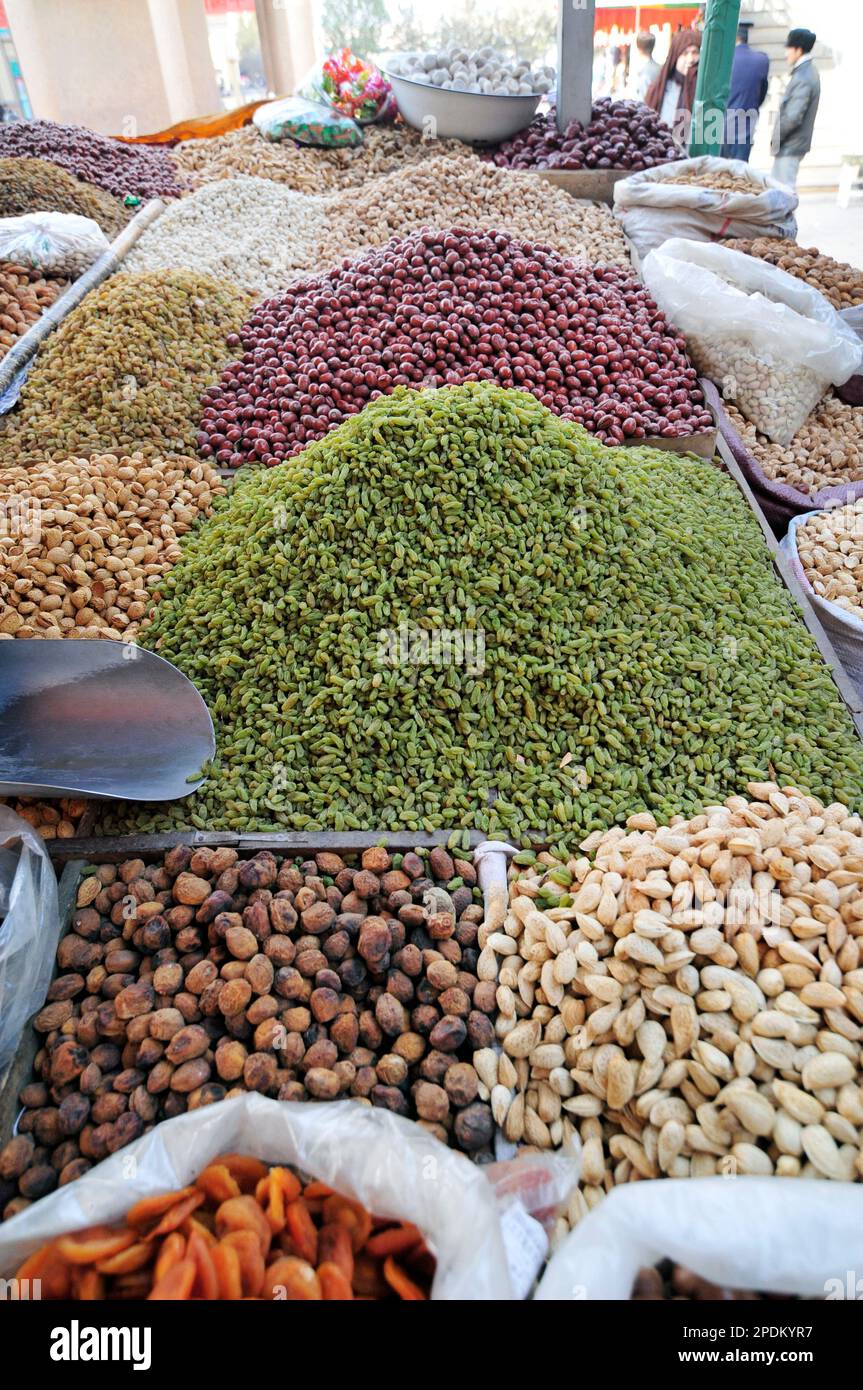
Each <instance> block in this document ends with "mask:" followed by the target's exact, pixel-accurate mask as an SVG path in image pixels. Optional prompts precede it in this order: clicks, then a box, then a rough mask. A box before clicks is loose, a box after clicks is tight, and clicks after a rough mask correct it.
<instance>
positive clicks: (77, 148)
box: [0, 121, 183, 198]
mask: <svg viewBox="0 0 863 1390" xmlns="http://www.w3.org/2000/svg"><path fill="white" fill-rule="evenodd" d="M16 155H17V156H23V157H26V158H31V159H48V160H50V161H51V163H52V164H59V166H60V168H61V169H66V170H67V171H68V173H70V174H74V175H75V177H76V178H79V179H86V181H87V183H94V184H96V186H97V187H98V188H104V189H105V191H106V192H107V193H113V194H114V196H115V197H116V198H125V197H127V196H129V195H132V196H133V197H137V198H160V197H165V198H179V197H180V195H181V193H182V192H183V188H182V185H181V180H180V176H179V174H178V172H177V166H176V165H175V163H174V161H173V159H172V158H171V156H170V155H169V154H168V152H167V151H166V150H160V149H152V148H147V147H146V146H144V145H124V144H123V142H122V141H120V140H112V139H111V137H110V136H109V135H99V134H97V132H96V131H95V130H86V129H85V128H84V126H80V125H58V124H57V123H56V122H55V121H13V122H12V123H11V124H10V125H0V159H14V158H15V157H16Z"/></svg>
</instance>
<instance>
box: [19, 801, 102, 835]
mask: <svg viewBox="0 0 863 1390" xmlns="http://www.w3.org/2000/svg"><path fill="white" fill-rule="evenodd" d="M3 804H4V805H8V806H11V808H12V810H13V811H14V812H15V814H16V816H20V817H21V819H22V820H25V821H27V823H28V825H32V827H33V829H34V830H36V831H37V832H38V834H39V835H40V836H41V838H42V839H43V840H69V839H71V837H72V836H73V835H74V834H75V833H76V832H77V830H78V826H79V825H80V823H81V818H82V816H83V815H84V812H85V811H86V810H87V802H86V801H84V800H83V799H82V798H81V797H77V796H76V797H71V796H69V797H63V798H62V799H61V800H59V801H40V800H39V799H38V798H37V797H35V796H19V797H17V798H16V799H15V800H14V801H9V802H4V803H3Z"/></svg>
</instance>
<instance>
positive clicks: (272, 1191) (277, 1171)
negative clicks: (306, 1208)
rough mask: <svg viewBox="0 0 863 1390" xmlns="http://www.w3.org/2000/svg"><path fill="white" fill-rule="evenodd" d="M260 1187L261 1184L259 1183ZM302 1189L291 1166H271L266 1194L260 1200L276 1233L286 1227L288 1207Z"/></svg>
mask: <svg viewBox="0 0 863 1390" xmlns="http://www.w3.org/2000/svg"><path fill="white" fill-rule="evenodd" d="M258 1186H259V1187H260V1184H259V1185H258ZM301 1191H302V1185H301V1183H300V1180H299V1178H298V1177H297V1176H296V1174H295V1173H292V1172H291V1170H290V1168H271V1169H270V1176H269V1179H268V1186H267V1192H266V1195H265V1196H264V1197H263V1198H261V1197H258V1200H259V1201H260V1202H262V1205H263V1206H264V1207H265V1210H266V1214H267V1220H268V1222H269V1223H270V1229H271V1230H272V1232H273V1234H274V1235H278V1233H279V1231H283V1230H284V1228H285V1221H286V1220H287V1207H288V1204H289V1203H290V1202H295V1201H296V1200H297V1198H298V1197H299V1195H300V1193H301Z"/></svg>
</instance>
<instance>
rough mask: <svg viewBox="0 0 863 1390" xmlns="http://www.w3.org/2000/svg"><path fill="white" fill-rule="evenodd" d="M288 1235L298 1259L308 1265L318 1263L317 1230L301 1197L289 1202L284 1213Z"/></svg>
mask: <svg viewBox="0 0 863 1390" xmlns="http://www.w3.org/2000/svg"><path fill="white" fill-rule="evenodd" d="M285 1224H286V1227H287V1231H288V1234H289V1235H290V1237H291V1239H292V1240H293V1242H294V1244H295V1246H296V1247H297V1249H298V1251H299V1255H300V1259H303V1260H308V1262H309V1264H310V1265H315V1264H317V1262H318V1228H317V1226H316V1225H315V1223H314V1221H313V1220H312V1218H311V1216H310V1215H309V1211H308V1208H307V1206H306V1204H305V1202H304V1201H303V1199H302V1197H301V1198H300V1199H299V1201H297V1202H290V1203H289V1204H288V1208H287V1211H286V1213H285Z"/></svg>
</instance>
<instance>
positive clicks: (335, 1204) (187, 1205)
mask: <svg viewBox="0 0 863 1390" xmlns="http://www.w3.org/2000/svg"><path fill="white" fill-rule="evenodd" d="M435 1266H436V1261H435V1258H434V1256H433V1255H432V1254H431V1252H430V1250H429V1249H428V1246H427V1245H426V1243H425V1240H424V1239H423V1236H422V1232H421V1231H419V1230H418V1229H417V1227H416V1226H412V1225H410V1224H409V1223H407V1222H396V1221H392V1220H387V1219H383V1220H381V1219H379V1218H376V1217H373V1216H372V1215H371V1214H370V1213H369V1212H368V1211H366V1209H365V1207H363V1206H361V1205H360V1203H359V1202H354V1201H352V1200H351V1199H350V1198H349V1197H343V1196H340V1195H339V1193H337V1192H335V1191H333V1189H332V1188H330V1187H327V1186H326V1184H325V1183H322V1182H316V1181H314V1180H313V1181H311V1182H307V1183H305V1184H303V1183H302V1182H301V1181H300V1179H299V1177H297V1175H296V1173H294V1172H293V1171H292V1170H291V1169H290V1168H269V1169H268V1167H267V1165H266V1164H265V1163H261V1162H260V1160H259V1159H256V1158H249V1157H247V1156H246V1155H244V1154H220V1155H219V1156H218V1157H217V1158H214V1159H213V1161H212V1163H210V1164H209V1165H208V1167H206V1168H205V1169H204V1171H203V1172H202V1173H200V1174H199V1176H198V1177H197V1178H196V1179H195V1182H194V1183H193V1184H192V1185H191V1186H189V1187H184V1188H180V1189H179V1190H178V1191H176V1192H164V1193H161V1194H159V1195H158V1196H155V1197H143V1198H142V1199H141V1200H140V1201H139V1202H136V1203H135V1205H134V1206H133V1207H132V1208H131V1209H130V1210H129V1211H128V1212H127V1214H126V1219H125V1223H124V1224H118V1225H114V1226H90V1227H88V1228H86V1229H85V1230H83V1231H73V1232H71V1233H70V1234H69V1235H64V1236H59V1237H58V1238H57V1239H56V1240H52V1241H51V1242H50V1243H49V1244H48V1245H43V1246H42V1247H41V1248H40V1249H39V1250H36V1251H35V1252H34V1253H33V1254H32V1255H30V1256H29V1257H28V1258H27V1259H26V1260H25V1262H24V1264H23V1265H22V1266H21V1267H20V1269H19V1270H18V1274H17V1278H18V1279H19V1280H31V1279H33V1280H36V1279H38V1280H40V1281H41V1296H42V1297H43V1298H46V1299H66V1298H70V1299H72V1300H75V1301H91V1300H93V1299H139V1298H147V1299H154V1300H162V1299H170V1300H172V1301H173V1300H180V1301H185V1300H189V1299H191V1300H198V1299H204V1300H209V1301H222V1300H229V1301H236V1300H239V1299H243V1298H255V1299H269V1300H278V1301H282V1300H284V1301H286V1302H298V1301H303V1302H308V1301H310V1300H314V1301H324V1302H336V1301H339V1302H344V1301H349V1300H353V1299H354V1298H373V1299H408V1300H411V1301H417V1300H420V1299H427V1298H428V1297H429V1293H430V1289H431V1281H432V1279H433V1277H434V1272H435Z"/></svg>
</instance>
